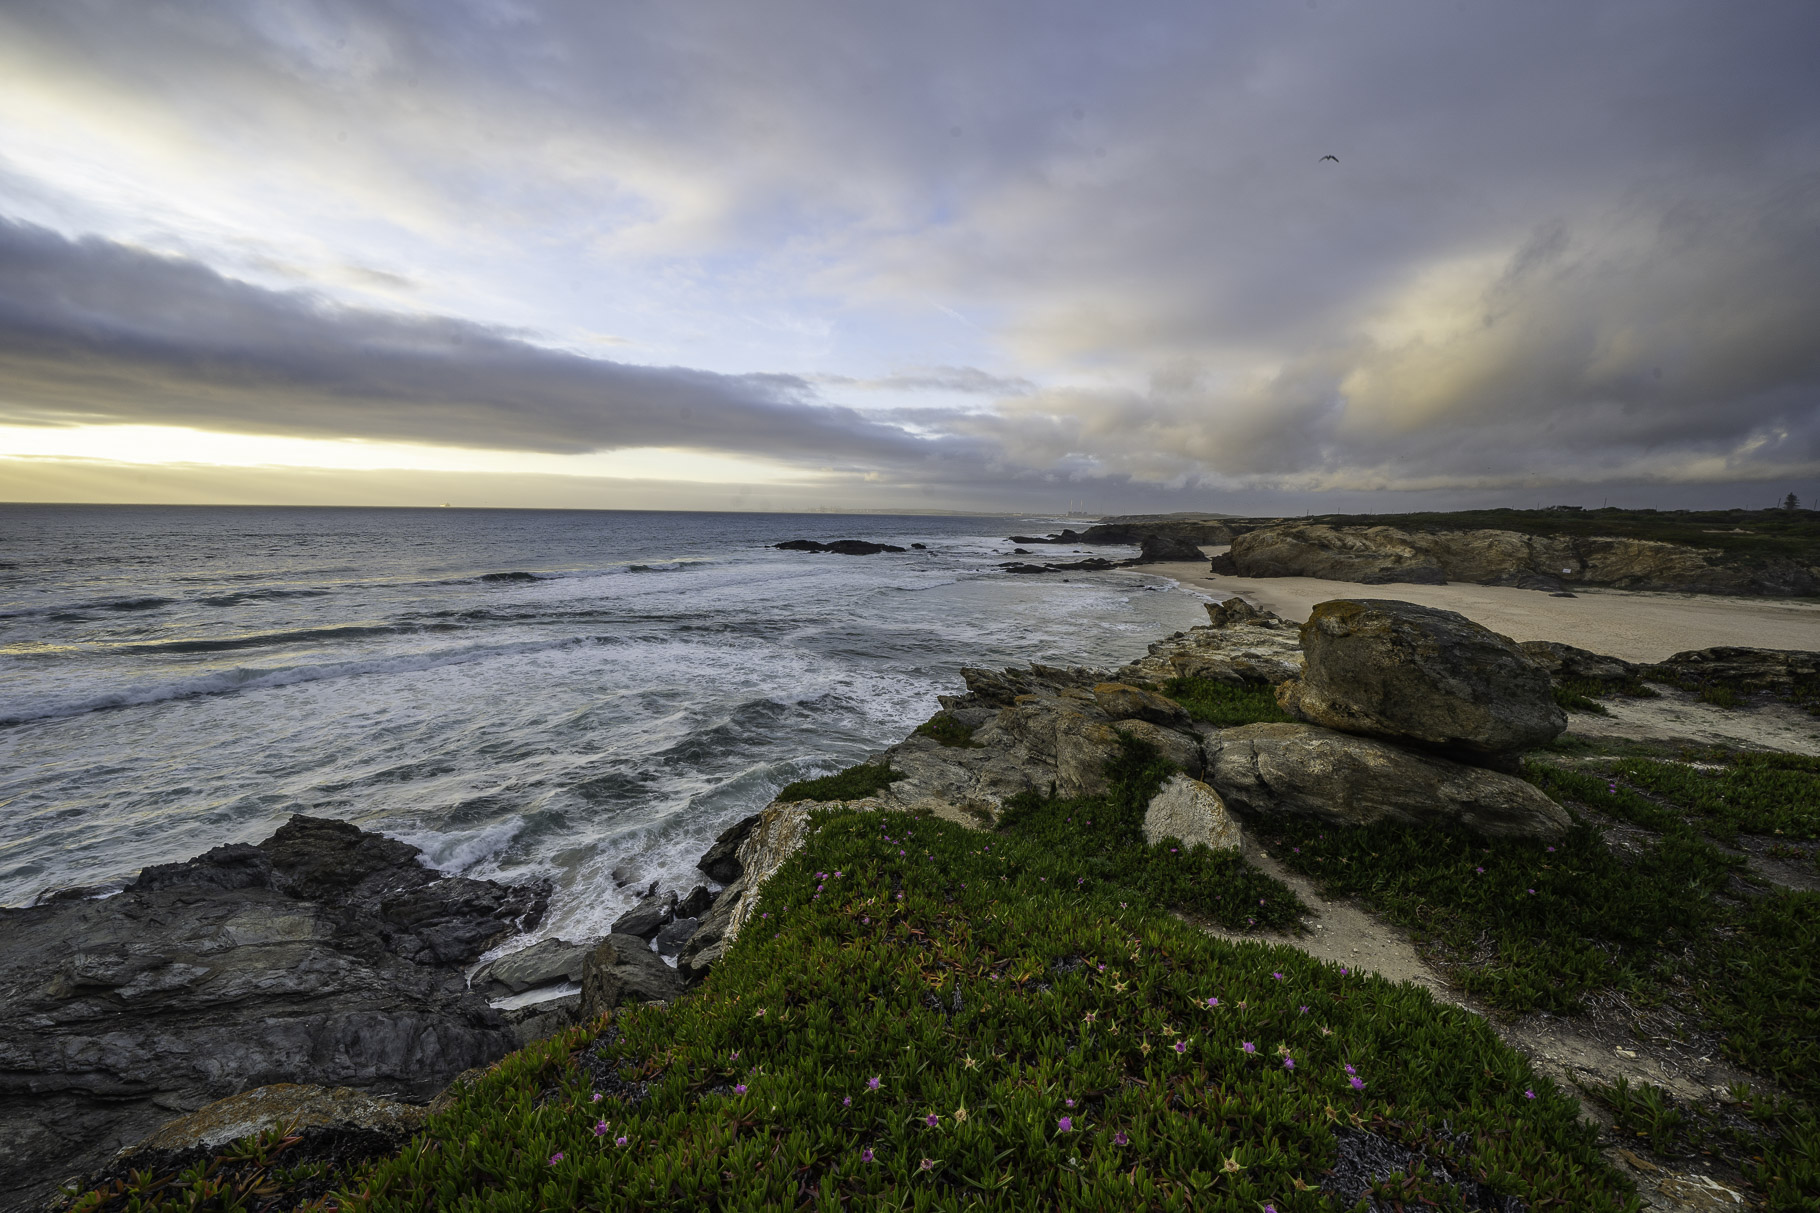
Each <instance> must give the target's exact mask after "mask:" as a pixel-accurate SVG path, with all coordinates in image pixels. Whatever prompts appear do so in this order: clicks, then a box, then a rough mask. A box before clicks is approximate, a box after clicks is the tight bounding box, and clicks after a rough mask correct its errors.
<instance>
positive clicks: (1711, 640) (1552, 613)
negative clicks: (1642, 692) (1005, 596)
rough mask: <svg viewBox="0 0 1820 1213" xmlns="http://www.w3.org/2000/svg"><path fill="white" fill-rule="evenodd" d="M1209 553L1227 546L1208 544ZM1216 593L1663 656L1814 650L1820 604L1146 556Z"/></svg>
mask: <svg viewBox="0 0 1820 1213" xmlns="http://www.w3.org/2000/svg"><path fill="white" fill-rule="evenodd" d="M1206 550H1207V551H1208V552H1209V553H1210V554H1211V553H1217V552H1221V551H1224V550H1225V549H1224V548H1208V549H1206ZM1138 571H1141V572H1145V573H1156V574H1159V575H1161V576H1164V577H1171V578H1174V579H1175V580H1177V581H1179V582H1181V583H1182V584H1183V585H1184V586H1189V587H1192V588H1194V589H1197V590H1200V591H1202V592H1204V593H1207V594H1210V595H1212V596H1214V597H1216V598H1227V597H1230V596H1232V595H1234V594H1236V595H1238V596H1239V597H1241V598H1243V599H1245V601H1247V602H1249V603H1252V604H1253V605H1255V606H1260V607H1264V608H1266V609H1267V610H1271V611H1275V612H1276V613H1277V614H1279V615H1281V616H1283V618H1285V619H1293V620H1296V621H1297V622H1300V621H1302V620H1305V619H1307V618H1308V612H1309V609H1310V608H1312V607H1313V606H1314V605H1315V604H1316V603H1319V602H1326V601H1328V600H1329V599H1333V598H1397V599H1401V600H1403V601H1404V602H1415V603H1420V604H1422V605H1423V606H1432V607H1441V608H1443V609H1444V610H1449V611H1458V612H1459V613H1460V614H1462V615H1464V616H1466V617H1467V618H1468V619H1471V620H1474V621H1475V622H1478V623H1482V624H1484V625H1485V626H1486V627H1488V628H1490V629H1491V630H1492V631H1494V632H1499V633H1502V634H1503V635H1505V636H1509V637H1510V638H1511V639H1512V640H1519V641H1522V640H1555V641H1560V642H1561V643H1563V644H1571V645H1577V646H1579V647H1580V648H1583V649H1591V650H1592V651H1593V652H1595V653H1605V654H1607V655H1609V656H1612V657H1621V658H1623V659H1624V660H1626V661H1638V662H1651V661H1662V660H1664V659H1665V658H1668V657H1670V656H1673V655H1674V654H1676V653H1681V652H1685V651H1687V650H1688V649H1705V648H1711V647H1713V646H1714V645H1742V646H1745V647H1749V648H1760V649H1820V602H1813V601H1809V600H1797V599H1786V598H1727V597H1720V596H1717V595H1713V594H1666V593H1648V592H1636V591H1630V590H1607V589H1578V590H1575V591H1574V593H1575V594H1576V595H1578V596H1577V597H1574V598H1554V597H1551V596H1550V595H1548V594H1546V593H1543V592H1542V591H1540V590H1518V589H1510V588H1507V587H1503V586H1487V585H1467V584H1457V585H1403V584H1395V585H1360V584H1358V583H1357V582H1353V581H1322V580H1319V579H1317V578H1312V577H1216V576H1214V575H1213V574H1211V573H1209V572H1208V571H1207V566H1206V565H1204V564H1193V563H1188V562H1183V563H1180V564H1149V565H1140V566H1138Z"/></svg>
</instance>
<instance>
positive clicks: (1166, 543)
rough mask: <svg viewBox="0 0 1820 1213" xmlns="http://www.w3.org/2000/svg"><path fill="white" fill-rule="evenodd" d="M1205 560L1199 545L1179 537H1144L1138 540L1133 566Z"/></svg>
mask: <svg viewBox="0 0 1820 1213" xmlns="http://www.w3.org/2000/svg"><path fill="white" fill-rule="evenodd" d="M1205 559H1207V556H1206V554H1205V553H1204V552H1202V551H1201V548H1200V545H1199V544H1197V543H1194V542H1191V541H1190V540H1187V539H1184V538H1182V537H1181V536H1179V535H1145V536H1144V537H1143V538H1142V539H1140V540H1138V558H1137V559H1136V560H1134V561H1132V562H1131V563H1133V564H1163V563H1166V562H1168V561H1177V560H1193V561H1195V562H1197V563H1198V562H1200V561H1202V560H1205Z"/></svg>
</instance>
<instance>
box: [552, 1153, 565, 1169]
mask: <svg viewBox="0 0 1820 1213" xmlns="http://www.w3.org/2000/svg"><path fill="white" fill-rule="evenodd" d="M563 1157H564V1155H563V1152H562V1151H561V1150H558V1151H556V1153H554V1154H552V1155H550V1165H551V1166H552V1167H553V1166H555V1165H556V1164H557V1163H559V1162H561V1161H562V1160H563Z"/></svg>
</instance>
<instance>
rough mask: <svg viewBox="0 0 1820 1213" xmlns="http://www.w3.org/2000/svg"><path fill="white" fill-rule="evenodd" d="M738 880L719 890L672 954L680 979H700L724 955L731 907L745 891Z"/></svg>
mask: <svg viewBox="0 0 1820 1213" xmlns="http://www.w3.org/2000/svg"><path fill="white" fill-rule="evenodd" d="M745 888H746V882H745V881H744V880H743V879H741V880H738V881H735V882H734V883H732V884H730V885H728V886H727V887H726V888H724V889H722V890H721V892H720V896H719V897H717V898H715V900H714V907H713V908H712V909H711V910H709V911H708V913H707V914H706V915H705V916H703V918H702V919H701V921H700V922H699V923H698V924H697V925H696V928H695V930H694V932H693V933H691V934H690V936H689V938H688V941H687V942H685V943H684V944H683V945H682V947H681V948H679V949H677V953H676V972H677V974H678V975H679V976H681V977H682V979H683V980H684V981H691V982H693V981H700V980H701V979H702V978H704V977H706V976H707V975H708V970H710V969H712V968H713V967H714V966H715V964H716V963H717V962H718V961H719V960H720V958H721V957H722V956H723V955H725V954H726V950H727V945H726V935H727V927H728V926H729V925H730V924H731V923H732V921H733V907H734V905H735V904H736V903H737V902H738V901H739V898H740V894H741V893H742V892H743V891H744V890H745Z"/></svg>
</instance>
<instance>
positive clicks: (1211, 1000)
mask: <svg viewBox="0 0 1820 1213" xmlns="http://www.w3.org/2000/svg"><path fill="white" fill-rule="evenodd" d="M1207 1005H1208V1006H1210V1007H1217V1006H1219V1005H1220V1000H1219V999H1217V998H1209V999H1208V1000H1207Z"/></svg>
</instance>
